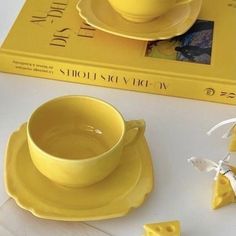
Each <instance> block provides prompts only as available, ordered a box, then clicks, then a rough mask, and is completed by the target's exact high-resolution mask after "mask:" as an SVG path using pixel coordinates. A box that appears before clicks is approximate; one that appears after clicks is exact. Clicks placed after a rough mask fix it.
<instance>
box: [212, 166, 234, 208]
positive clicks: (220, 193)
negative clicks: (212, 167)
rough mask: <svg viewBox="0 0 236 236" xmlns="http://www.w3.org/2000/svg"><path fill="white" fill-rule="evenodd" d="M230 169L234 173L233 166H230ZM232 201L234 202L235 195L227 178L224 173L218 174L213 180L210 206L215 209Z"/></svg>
mask: <svg viewBox="0 0 236 236" xmlns="http://www.w3.org/2000/svg"><path fill="white" fill-rule="evenodd" d="M231 169H232V171H233V172H234V173H236V168H235V167H231ZM234 202H236V196H235V193H234V191H233V189H232V186H231V183H230V181H229V179H228V178H227V177H225V176H224V175H222V174H219V176H218V178H217V179H216V181H215V182H214V187H213V197H212V203H211V206H212V208H213V209H217V208H220V207H223V206H226V205H228V204H231V203H234Z"/></svg>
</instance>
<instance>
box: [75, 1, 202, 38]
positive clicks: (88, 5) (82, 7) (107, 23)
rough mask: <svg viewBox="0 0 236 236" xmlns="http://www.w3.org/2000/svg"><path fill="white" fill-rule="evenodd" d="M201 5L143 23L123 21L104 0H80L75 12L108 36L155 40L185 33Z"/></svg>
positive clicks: (190, 6)
mask: <svg viewBox="0 0 236 236" xmlns="http://www.w3.org/2000/svg"><path fill="white" fill-rule="evenodd" d="M201 5H202V0H193V1H192V2H191V3H189V4H184V5H180V6H177V7H175V8H173V9H172V10H170V11H169V12H168V13H166V14H164V15H162V16H160V17H158V18H156V19H155V20H153V21H150V22H146V23H133V22H129V21H127V20H125V19H123V18H122V17H121V16H120V15H119V14H118V13H117V12H116V11H114V10H113V9H112V7H111V6H110V4H109V3H108V1H107V0H80V1H79V2H78V4H77V10H78V11H79V14H80V16H81V17H82V18H83V19H84V20H85V21H86V22H87V23H88V24H90V25H91V26H93V27H95V28H97V29H100V30H103V31H105V32H107V33H111V34H114V35H118V36H122V37H126V38H131V39H138V40H157V39H168V38H172V37H174V36H177V35H181V34H183V33H185V32H186V31H187V30H188V29H189V28H190V27H191V26H192V25H193V24H194V22H195V21H196V19H197V17H198V14H199V12H200V9H201Z"/></svg>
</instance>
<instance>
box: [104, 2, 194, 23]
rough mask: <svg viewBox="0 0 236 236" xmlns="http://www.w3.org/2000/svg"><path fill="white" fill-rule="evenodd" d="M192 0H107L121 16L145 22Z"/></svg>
mask: <svg viewBox="0 0 236 236" xmlns="http://www.w3.org/2000/svg"><path fill="white" fill-rule="evenodd" d="M191 1H192V0H138V1H137V0H108V2H109V3H110V4H111V6H112V8H113V9H114V10H115V11H117V12H118V13H119V14H120V15H121V16H122V17H124V18H125V19H127V20H129V21H133V22H147V21H150V20H153V19H155V18H156V17H158V16H161V15H163V14H165V13H166V12H168V11H169V10H170V9H171V8H173V7H175V6H178V5H181V4H186V3H189V2H191Z"/></svg>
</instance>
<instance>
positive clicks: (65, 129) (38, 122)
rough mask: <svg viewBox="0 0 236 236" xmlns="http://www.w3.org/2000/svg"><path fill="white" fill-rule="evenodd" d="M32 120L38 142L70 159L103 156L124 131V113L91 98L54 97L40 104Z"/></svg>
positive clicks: (31, 123)
mask: <svg viewBox="0 0 236 236" xmlns="http://www.w3.org/2000/svg"><path fill="white" fill-rule="evenodd" d="M29 122H30V123H29V134H30V136H31V137H32V140H33V141H34V143H35V144H36V145H37V146H38V147H39V148H41V149H42V150H43V151H45V152H47V153H49V154H51V155H54V156H56V157H60V158H66V159H86V158H92V157H95V156H97V155H100V154H102V153H104V152H106V151H108V150H109V149H111V148H113V147H114V146H115V145H116V144H117V143H118V142H119V141H120V139H121V137H122V136H123V133H124V122H123V118H122V116H121V115H120V113H119V112H118V111H117V110H116V109H114V108H113V107H112V106H110V105H109V104H107V103H104V102H103V101H100V100H97V99H94V98H90V97H79V96H68V97H63V98H59V99H55V100H52V101H50V102H48V103H46V104H44V105H42V106H41V107H39V108H38V109H37V110H36V111H35V112H34V113H33V115H32V116H31V118H30V121H29Z"/></svg>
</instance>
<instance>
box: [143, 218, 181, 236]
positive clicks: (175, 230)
mask: <svg viewBox="0 0 236 236" xmlns="http://www.w3.org/2000/svg"><path fill="white" fill-rule="evenodd" d="M144 230H145V234H144V236H180V223H179V221H169V222H160V223H154V224H146V225H144Z"/></svg>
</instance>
